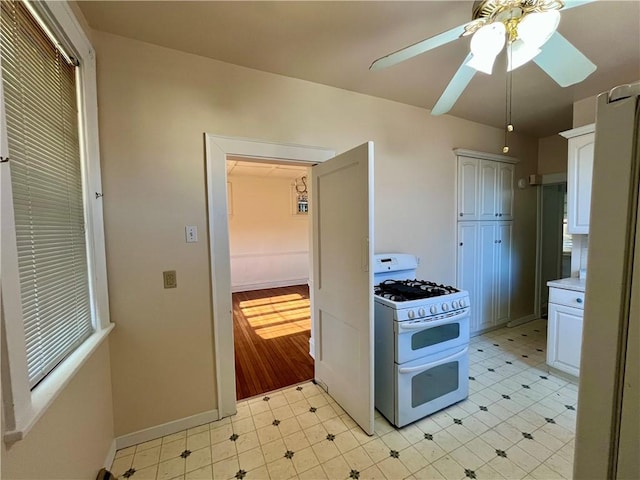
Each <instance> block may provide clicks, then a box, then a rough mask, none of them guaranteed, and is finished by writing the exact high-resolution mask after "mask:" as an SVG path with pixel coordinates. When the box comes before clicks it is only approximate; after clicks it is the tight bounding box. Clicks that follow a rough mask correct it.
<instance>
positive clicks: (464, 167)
mask: <svg viewBox="0 0 640 480" xmlns="http://www.w3.org/2000/svg"><path fill="white" fill-rule="evenodd" d="M458 220H478V159H477V158H470V157H458Z"/></svg>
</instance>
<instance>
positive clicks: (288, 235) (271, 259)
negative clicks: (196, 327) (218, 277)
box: [228, 175, 309, 292]
mask: <svg viewBox="0 0 640 480" xmlns="http://www.w3.org/2000/svg"><path fill="white" fill-rule="evenodd" d="M228 182H229V183H230V184H231V202H232V207H233V208H232V214H231V215H230V216H229V242H230V251H231V285H232V289H233V291H234V292H238V291H246V290H257V289H260V288H270V287H277V286H285V285H300V284H303V283H307V281H308V279H309V219H308V216H307V215H296V214H294V210H293V194H292V188H291V184H292V182H293V180H292V179H289V178H281V177H254V176H244V175H236V176H229V177H228Z"/></svg>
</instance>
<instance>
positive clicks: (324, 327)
mask: <svg viewBox="0 0 640 480" xmlns="http://www.w3.org/2000/svg"><path fill="white" fill-rule="evenodd" d="M205 148H206V181H207V184H206V187H207V188H206V189H207V207H208V215H207V217H208V233H209V252H210V256H209V259H210V262H211V266H210V270H211V301H212V313H213V315H212V333H213V335H212V337H213V343H214V352H215V357H214V359H215V373H216V396H217V399H218V405H217V406H218V408H217V417H218V418H223V417H228V416H231V415H233V414H235V413H236V411H237V409H236V391H235V390H236V389H235V362H234V346H233V319H232V300H231V261H230V255H229V230H228V223H229V222H228V211H227V205H228V198H227V193H228V188H227V187H228V185H227V171H226V170H227V166H226V161H227V159H228V158H229V157H230V156H240V157H246V158H250V159H257V160H265V159H277V160H278V161H283V162H296V163H298V164H303V165H308V166H309V167H312V168H311V170H312V181H311V185H312V188H310V193H311V197H310V202H311V203H312V205H313V206H314V208H313V210H312V211H311V212H310V215H311V218H312V221H311V231H312V233H311V238H312V239H313V241H312V252H313V254H312V255H311V256H310V257H311V260H310V273H311V274H310V281H309V284H310V285H309V287H310V288H309V291H310V300H311V304H312V305H313V312H312V314H311V325H312V327H311V331H312V341H311V342H310V352H311V355H312V356H313V357H314V360H315V362H314V378H315V380H316V382H317V383H318V385H320V387H321V388H322V389H323V390H325V391H326V392H328V393H329V395H330V396H331V397H332V398H333V399H334V400H335V402H336V403H337V404H338V405H339V406H340V407H341V408H342V409H343V410H344V411H345V412H346V413H348V414H349V415H350V416H351V418H352V419H353V420H354V421H355V422H356V423H357V424H358V425H359V426H360V427H361V428H362V429H363V431H364V432H366V433H367V434H369V435H372V434H373V431H374V405H373V397H374V394H373V295H372V291H373V274H372V269H370V268H369V266H370V265H372V264H373V251H374V241H373V240H374V239H373V218H374V212H373V160H374V158H373V153H374V145H373V142H371V141H369V142H366V143H364V144H362V145H359V146H357V147H355V148H352V149H351V150H348V151H346V152H343V153H341V154H340V155H337V156H336V155H334V154H333V152H332V151H330V150H326V149H322V148H316V147H303V146H299V145H286V144H274V143H269V142H264V141H260V140H248V139H242V138H230V137H221V136H217V135H210V134H206V133H205Z"/></svg>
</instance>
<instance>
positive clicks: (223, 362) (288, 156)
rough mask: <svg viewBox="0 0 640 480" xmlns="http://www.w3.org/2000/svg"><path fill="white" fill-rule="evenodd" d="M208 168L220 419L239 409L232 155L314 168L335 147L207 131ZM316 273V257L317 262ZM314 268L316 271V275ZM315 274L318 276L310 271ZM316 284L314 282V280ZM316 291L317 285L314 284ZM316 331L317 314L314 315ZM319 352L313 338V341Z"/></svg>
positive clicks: (213, 328)
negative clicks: (230, 176) (230, 201)
mask: <svg viewBox="0 0 640 480" xmlns="http://www.w3.org/2000/svg"><path fill="white" fill-rule="evenodd" d="M204 141H205V150H206V172H207V177H206V178H207V206H208V219H209V225H208V226H209V229H208V233H209V252H210V255H209V261H210V264H211V265H210V269H211V303H212V305H211V307H212V311H213V325H212V333H213V344H214V350H215V374H216V397H217V405H218V408H217V410H218V418H224V417H228V416H230V415H233V414H235V413H236V400H237V399H236V380H235V353H234V345H233V313H232V311H233V307H232V294H231V260H230V253H229V235H228V231H229V226H228V223H229V216H228V184H227V159H228V158H229V157H233V156H241V157H244V158H250V159H254V160H258V161H264V160H265V159H266V160H268V159H274V158H275V159H278V161H280V162H283V163H285V162H294V163H297V164H302V165H308V166H312V165H315V164H318V163H321V162H324V161H326V160H328V159H330V158H332V157H334V155H335V153H334V152H333V151H332V150H328V149H323V148H317V147H304V146H299V145H286V144H274V143H269V142H263V141H259V140H250V139H243V138H232V137H222V136H217V135H210V134H206V133H205V135H204ZM311 272H313V261H311ZM311 272H310V273H311ZM310 278H313V275H310ZM310 283H311V284H312V283H313V282H310ZM310 287H311V285H310ZM310 291H311V292H313V288H310ZM310 297H311V298H310V300H311V303H313V293H311V294H310ZM311 323H312V332H313V323H314V319H313V314H312V318H311ZM310 349H311V352H312V353H313V349H314V342H313V338H312V340H311V344H310Z"/></svg>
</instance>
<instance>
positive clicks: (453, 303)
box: [451, 300, 458, 308]
mask: <svg viewBox="0 0 640 480" xmlns="http://www.w3.org/2000/svg"><path fill="white" fill-rule="evenodd" d="M451 306H452V307H453V308H458V301H457V300H454V301H453V302H451Z"/></svg>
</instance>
